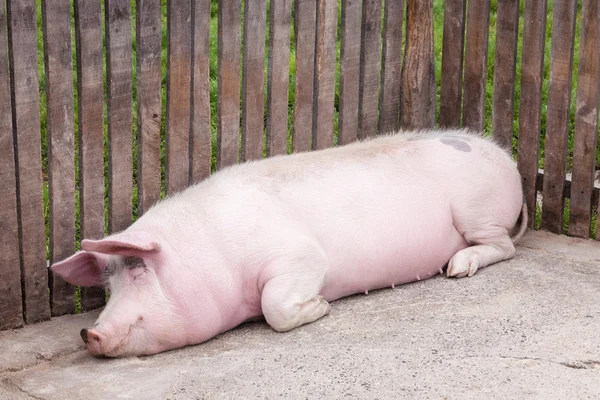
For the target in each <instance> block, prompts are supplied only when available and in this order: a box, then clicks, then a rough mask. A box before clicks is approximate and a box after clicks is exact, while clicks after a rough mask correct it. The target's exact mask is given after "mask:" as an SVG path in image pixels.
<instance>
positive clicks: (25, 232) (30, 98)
mask: <svg viewBox="0 0 600 400" xmlns="http://www.w3.org/2000/svg"><path fill="white" fill-rule="evenodd" d="M7 4H8V8H7V10H8V13H7V20H8V23H9V30H8V41H9V60H10V81H11V85H12V86H11V91H12V93H13V99H12V101H13V104H12V117H13V121H12V125H13V132H14V136H13V138H14V140H15V148H16V152H17V156H16V157H15V160H16V162H15V164H16V168H17V196H18V200H17V206H18V209H17V210H18V218H19V232H18V234H19V238H20V239H21V251H20V254H21V275H22V277H23V283H22V286H23V297H24V302H23V305H24V307H23V308H24V313H25V321H26V322H27V323H33V322H38V321H42V320H45V319H48V318H50V302H49V299H48V266H47V263H46V236H45V234H44V211H43V208H42V202H43V200H42V199H43V197H42V154H41V148H42V146H41V143H40V129H41V127H40V92H39V81H38V56H37V38H36V25H35V21H36V16H35V1H33V0H13V1H9V2H7Z"/></svg>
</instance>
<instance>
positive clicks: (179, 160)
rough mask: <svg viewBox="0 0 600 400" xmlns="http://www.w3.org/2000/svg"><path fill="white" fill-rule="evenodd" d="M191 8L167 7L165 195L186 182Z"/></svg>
mask: <svg viewBox="0 0 600 400" xmlns="http://www.w3.org/2000/svg"><path fill="white" fill-rule="evenodd" d="M191 7H192V1H191V0H172V1H169V2H168V5H167V13H168V17H167V18H168V24H167V29H168V37H169V50H168V51H169V55H168V58H167V121H166V122H167V124H166V126H167V131H166V146H167V149H166V166H165V188H166V190H167V194H172V193H175V192H177V191H179V190H181V189H183V188H185V187H187V186H188V185H189V183H190V120H191V118H190V113H191V103H190V100H191V99H190V98H191V79H192V70H191V66H192V54H191V53H192V25H191V18H190V15H191V12H192V8H191Z"/></svg>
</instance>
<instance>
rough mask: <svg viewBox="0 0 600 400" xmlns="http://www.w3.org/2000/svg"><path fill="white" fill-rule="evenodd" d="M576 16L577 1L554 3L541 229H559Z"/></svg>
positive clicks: (561, 228)
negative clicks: (545, 175)
mask: <svg viewBox="0 0 600 400" xmlns="http://www.w3.org/2000/svg"><path fill="white" fill-rule="evenodd" d="M576 16H577V0H565V1H561V2H557V3H556V4H554V11H553V16H552V53H551V55H550V57H551V58H550V81H549V83H548V116H547V119H546V120H547V122H546V141H545V148H544V153H545V158H544V171H545V172H546V173H547V174H548V176H547V178H545V179H544V190H543V194H544V202H543V204H542V228H543V229H545V230H548V231H550V232H552V233H562V231H563V209H564V197H563V190H564V182H565V175H566V172H567V170H566V169H567V150H568V146H567V140H568V135H569V121H570V107H571V86H572V75H573V52H574V48H575V44H574V40H575V23H576Z"/></svg>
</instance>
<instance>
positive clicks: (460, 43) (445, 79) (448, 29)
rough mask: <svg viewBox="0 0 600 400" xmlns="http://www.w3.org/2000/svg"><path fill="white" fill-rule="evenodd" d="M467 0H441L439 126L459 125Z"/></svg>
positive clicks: (451, 126)
mask: <svg viewBox="0 0 600 400" xmlns="http://www.w3.org/2000/svg"><path fill="white" fill-rule="evenodd" d="M466 6H467V2H466V0H446V1H444V39H443V44H442V81H441V88H440V126H441V127H445V128H458V127H459V126H460V116H461V109H462V90H463V87H462V79H463V54H464V49H465V9H466Z"/></svg>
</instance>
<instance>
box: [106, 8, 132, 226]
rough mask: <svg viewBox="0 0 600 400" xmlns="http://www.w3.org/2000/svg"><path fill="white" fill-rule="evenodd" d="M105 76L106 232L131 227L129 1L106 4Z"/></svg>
mask: <svg viewBox="0 0 600 400" xmlns="http://www.w3.org/2000/svg"><path fill="white" fill-rule="evenodd" d="M104 10H105V13H106V16H105V21H106V25H107V26H106V46H107V49H106V76H107V90H108V152H109V158H108V229H109V232H110V233H114V232H119V231H121V230H123V229H125V228H127V227H128V226H129V225H130V224H131V217H132V214H131V211H132V210H131V196H132V186H133V185H132V179H133V176H132V175H133V171H132V168H133V166H132V153H131V148H132V123H133V121H132V107H133V105H132V97H131V96H132V93H131V84H132V82H131V81H132V67H131V57H132V56H131V9H130V2H129V1H128V0H106V4H105V7H104Z"/></svg>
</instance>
